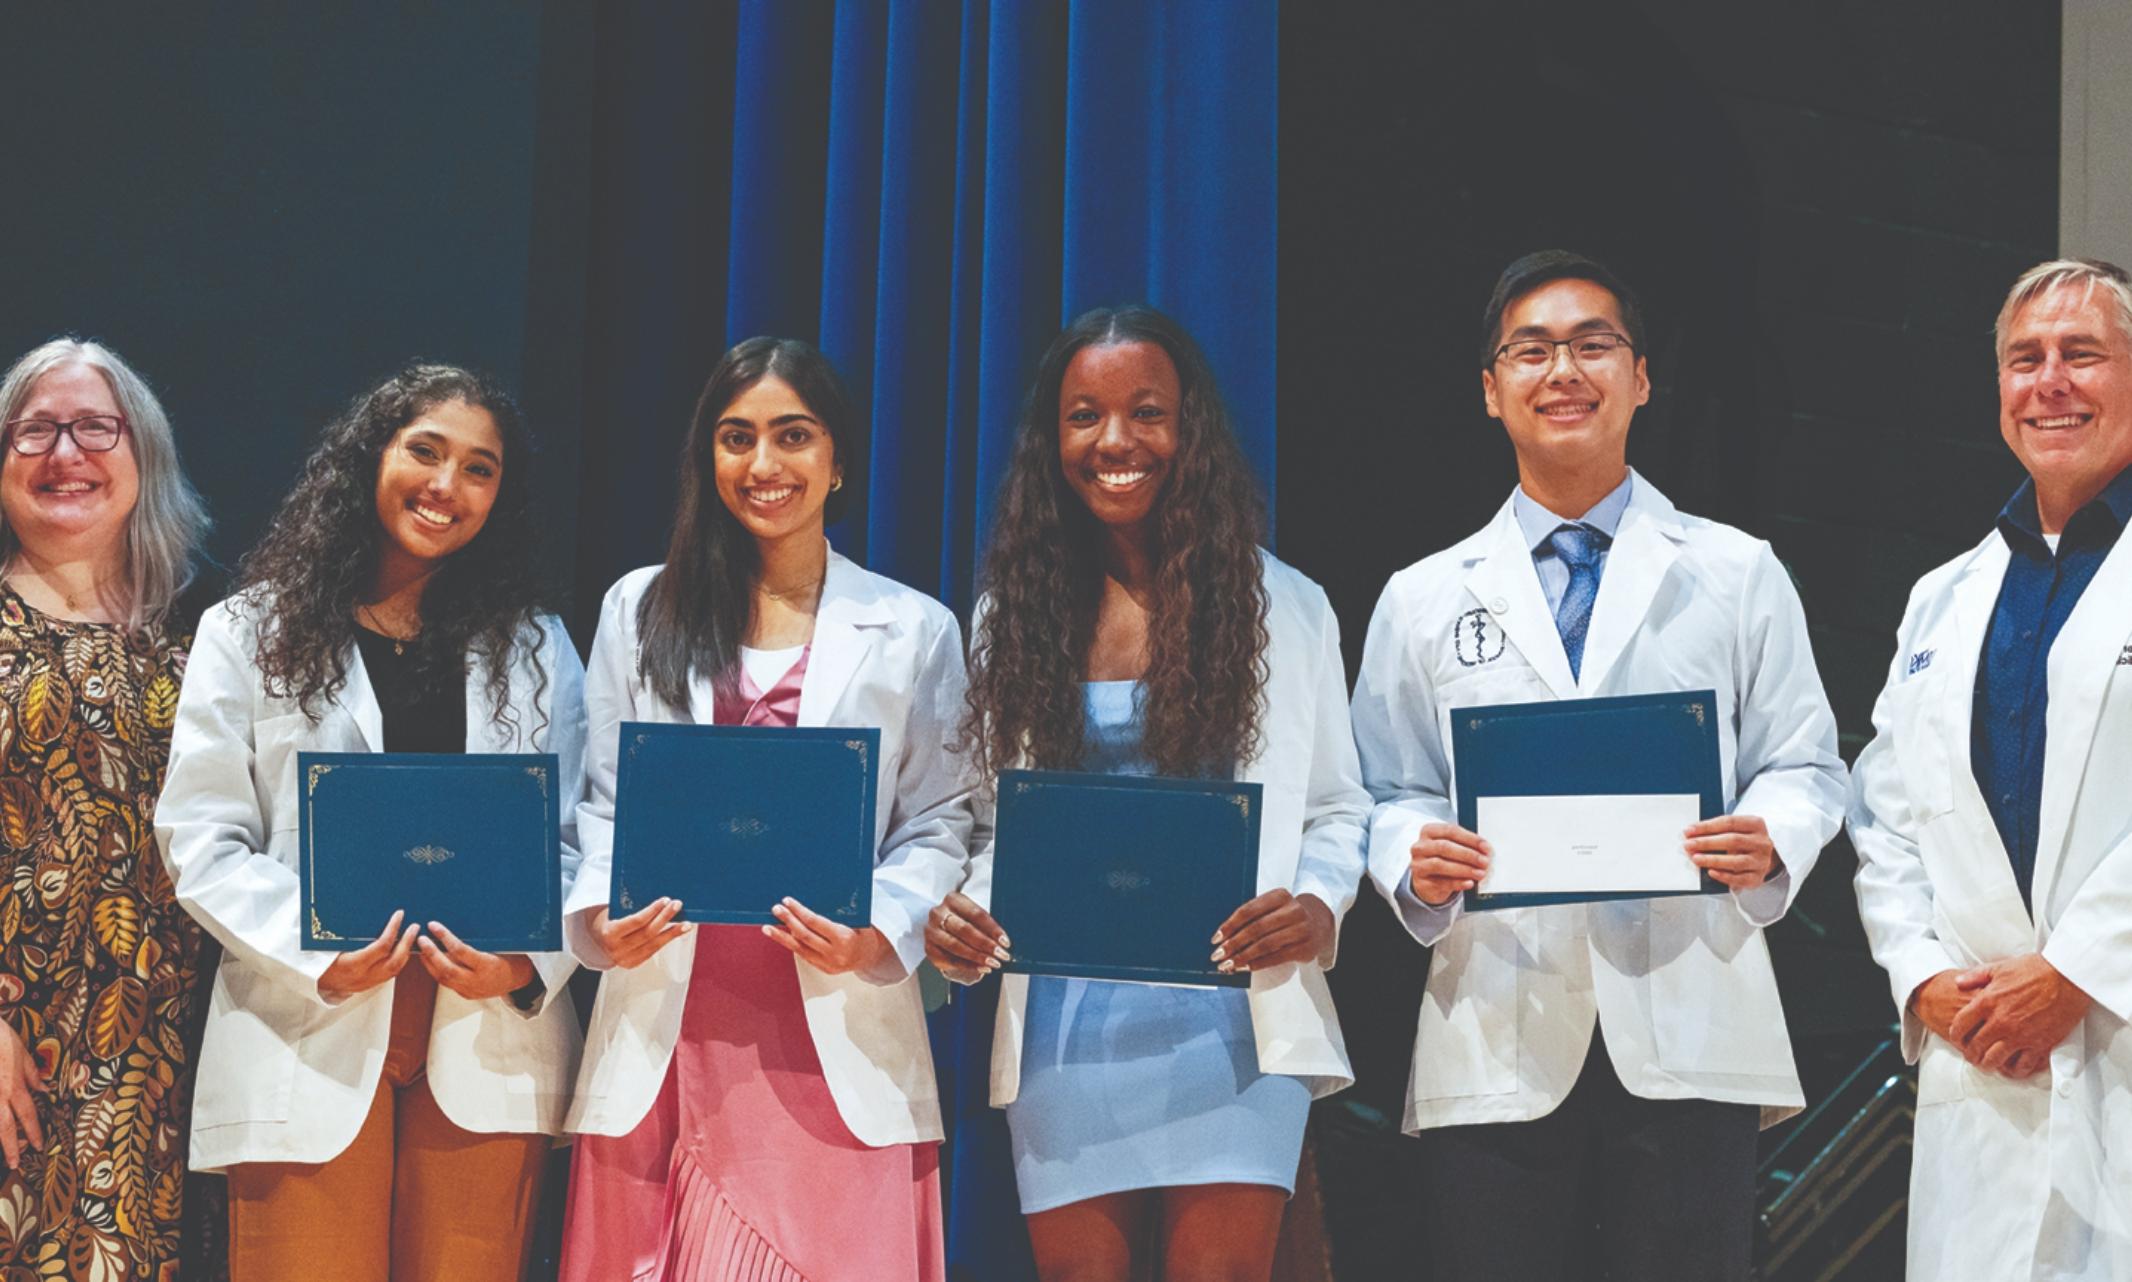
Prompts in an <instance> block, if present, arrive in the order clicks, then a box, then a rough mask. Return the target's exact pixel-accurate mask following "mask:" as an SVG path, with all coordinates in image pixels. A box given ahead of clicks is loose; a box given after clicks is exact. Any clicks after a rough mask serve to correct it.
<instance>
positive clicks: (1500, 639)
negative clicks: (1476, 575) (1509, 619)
mask: <svg viewBox="0 0 2132 1282" xmlns="http://www.w3.org/2000/svg"><path fill="white" fill-rule="evenodd" d="M1508 640H1509V637H1508V636H1507V635H1506V634H1505V633H1504V631H1503V625H1502V624H1501V623H1499V622H1497V621H1496V620H1495V619H1494V618H1492V617H1491V616H1490V615H1489V613H1488V612H1487V611H1486V610H1468V611H1466V612H1465V613H1464V614H1461V615H1459V616H1458V621H1457V622H1456V623H1453V624H1452V625H1451V650H1452V653H1454V654H1456V655H1457V656H1458V662H1459V665H1460V666H1461V667H1467V668H1477V667H1479V666H1480V665H1482V664H1484V663H1493V662H1495V661H1496V660H1497V659H1500V658H1502V657H1503V644H1504V643H1505V642H1506V641H1508Z"/></svg>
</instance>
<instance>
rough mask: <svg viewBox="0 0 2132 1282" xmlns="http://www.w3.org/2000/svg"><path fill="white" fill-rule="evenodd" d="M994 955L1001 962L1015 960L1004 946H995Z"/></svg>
mask: <svg viewBox="0 0 2132 1282" xmlns="http://www.w3.org/2000/svg"><path fill="white" fill-rule="evenodd" d="M992 955H993V956H994V957H996V958H998V959H999V960H1000V961H1013V960H1014V958H1013V957H1012V956H1011V955H1010V954H1009V953H1008V952H1007V950H1006V948H1005V947H1004V946H1002V945H994V946H993V948H992Z"/></svg>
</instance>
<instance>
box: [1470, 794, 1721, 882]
mask: <svg viewBox="0 0 2132 1282" xmlns="http://www.w3.org/2000/svg"><path fill="white" fill-rule="evenodd" d="M1699 809H1700V800H1699V798H1697V797H1696V795H1695V794H1694V793H1692V792H1689V793H1676V794H1662V795H1653V796H1597V797H1480V798H1477V799H1476V801H1475V810H1476V812H1477V813H1476V815H1475V820H1476V822H1477V823H1478V824H1479V825H1480V835H1481V836H1482V837H1483V838H1485V839H1486V840H1487V842H1488V845H1489V847H1490V848H1491V849H1492V850H1493V851H1494V857H1493V858H1492V859H1491V860H1490V861H1489V866H1488V875H1487V876H1485V877H1483V878H1481V882H1480V887H1479V889H1480V892H1481V893H1482V894H1485V895H1511V894H1585V893H1629V894H1634V893H1638V892H1652V893H1656V892H1660V891H1694V890H1700V889H1701V888H1702V870H1701V869H1699V868H1697V867H1696V866H1695V864H1694V863H1693V862H1692V861H1690V860H1689V858H1688V853H1687V851H1686V850H1684V849H1682V847H1683V846H1684V845H1685V844H1686V839H1685V838H1684V837H1683V836H1682V835H1681V834H1682V832H1683V831H1685V830H1686V829H1687V828H1688V827H1689V826H1691V825H1692V824H1694V823H1695V822H1696V820H1697V819H1698V818H1700V814H1699Z"/></svg>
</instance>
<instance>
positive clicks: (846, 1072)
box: [563, 552, 971, 1147]
mask: <svg viewBox="0 0 2132 1282" xmlns="http://www.w3.org/2000/svg"><path fill="white" fill-rule="evenodd" d="M658 573H659V567H657V566H651V567H648V568H645V569H641V570H636V571H633V572H631V573H630V574H628V575H626V576H624V577H623V579H622V580H621V581H620V582H619V583H616V584H615V585H614V587H613V588H611V589H609V590H608V593H607V599H606V600H605V602H603V603H602V605H601V607H600V625H599V632H598V633H597V635H596V636H595V637H594V639H593V643H592V663H591V666H590V672H589V674H588V676H587V679H586V688H585V707H586V712H587V720H588V722H589V724H590V727H591V735H592V738H591V750H590V752H589V753H588V758H587V765H586V771H585V781H586V797H585V800H584V802H583V804H581V805H580V806H579V808H578V824H579V832H580V834H581V840H582V843H583V846H584V851H585V862H584V865H583V867H582V868H581V869H580V870H579V872H578V878H577V884H576V885H575V886H574V887H573V888H572V890H571V893H570V897H569V899H568V900H567V901H566V902H565V904H564V906H563V911H564V922H565V933H566V934H567V936H568V939H569V942H570V947H571V948H572V950H573V951H575V952H576V953H577V955H578V956H579V958H580V959H582V960H583V961H584V962H585V964H586V965H588V966H592V967H595V968H598V969H603V970H606V972H607V973H606V975H605V976H603V977H602V979H601V982H600V995H599V999H598V1001H597V1002H595V1003H594V1005H593V1008H592V1027H591V1029H590V1030H589V1031H588V1032H587V1034H586V1040H585V1060H584V1066H583V1068H582V1069H581V1070H580V1072H579V1075H578V1085H577V1099H576V1101H575V1102H574V1103H573V1104H572V1106H571V1110H570V1121H569V1128H570V1129H571V1130H572V1131H585V1132H591V1133H593V1134H598V1135H623V1134H626V1133H628V1132H629V1131H630V1130H631V1129H632V1128H633V1127H635V1126H636V1124H637V1123H638V1122H639V1121H641V1120H642V1119H643V1117H644V1115H645V1114H646V1113H647V1112H648V1111H650V1109H651V1105H652V1101H653V1100H654V1099H656V1098H657V1096H658V1093H659V1087H660V1085H661V1084H662V1083H663V1082H664V1081H665V1080H666V1070H667V1065H668V1063H669V1062H670V1061H671V1060H672V1059H673V1054H674V1044H675V1043H676V1042H677V1041H678V1040H679V1039H680V1036H681V1012H682V1008H683V1007H684V1006H685V1005H686V1004H687V1001H688V986H689V976H690V973H691V971H692V969H693V968H694V966H695V962H696V941H697V939H699V938H700V937H701V936H700V933H695V932H692V933H690V934H688V935H685V936H683V937H682V938H680V939H677V940H675V941H674V942H673V943H670V944H668V945H667V946H666V947H664V948H662V949H660V950H659V951H658V953H656V954H654V955H653V956H652V957H651V958H650V959H649V960H647V961H645V962H644V963H643V964H641V965H639V966H636V967H635V968H633V969H618V968H613V961H612V959H611V958H609V957H608V956H607V955H606V953H605V952H604V951H603V950H602V949H601V948H600V946H599V944H598V943H597V941H595V940H594V939H593V937H592V934H591V932H590V930H589V929H588V928H587V920H586V919H587V915H588V914H590V912H591V911H592V910H594V909H596V908H602V907H605V906H606V905H607V902H608V894H609V885H610V880H611V875H612V870H613V858H614V797H615V772H616V765H617V762H616V755H617V752H618V745H619V731H618V729H617V727H618V726H619V724H620V723H621V722H623V721H675V722H688V723H694V724H698V725H709V724H710V723H711V720H712V711H711V709H712V690H711V683H710V681H709V679H708V678H702V677H699V678H697V680H696V681H695V683H694V685H693V687H692V689H691V693H690V699H689V706H688V707H686V708H675V707H671V706H669V705H667V704H666V703H664V702H662V701H661V700H660V699H659V698H658V697H657V696H656V695H654V694H652V693H651V691H650V690H649V689H648V688H647V687H646V686H645V685H644V683H643V681H642V679H641V677H640V675H639V673H638V670H637V663H636V656H637V645H638V641H637V606H638V603H639V602H641V601H642V600H643V598H644V592H645V590H646V589H647V588H649V587H650V586H651V583H652V580H653V579H654V578H656V577H657V575H658ZM964 685H965V679H964V675H963V665H962V632H961V629H960V628H958V627H957V626H956V623H955V616H954V615H953V614H951V613H949V612H948V610H947V608H946V607H944V606H942V605H941V604H940V603H939V602H937V601H935V600H933V599H932V598H930V597H928V596H926V595H925V594H924V593H922V592H918V591H915V590H913V589H911V588H907V587H905V586H903V585H902V584H900V583H897V582H894V581H893V580H890V579H885V578H882V577H881V576H880V575H878V574H872V573H869V572H867V571H866V570H863V569H861V568H860V567H858V566H856V565H854V564H852V563H851V562H850V561H848V560H846V559H844V558H843V557H841V556H838V555H837V554H836V553H835V552H831V553H830V554H829V564H828V569H827V573H826V575H825V577H824V579H823V582H822V599H821V604H820V606H819V607H818V609H817V611H816V614H815V621H814V640H813V642H812V649H811V650H810V651H809V652H808V657H807V671H806V674H805V676H804V677H803V678H802V680H801V684H800V706H799V724H800V725H802V726H824V725H837V726H872V727H876V728H878V729H879V730H880V732H881V759H880V786H879V788H878V789H877V802H876V810H875V819H874V833H875V840H876V853H875V865H874V884H873V925H874V926H875V927H876V928H877V929H879V930H880V931H881V933H882V934H884V935H886V936H887V937H888V940H889V942H890V943H891V944H892V945H894V947H895V951H896V957H895V961H894V963H892V965H891V969H892V970H893V972H894V973H893V974H892V975H888V974H883V975H859V974H847V975H827V974H824V973H822V972H821V971H819V970H816V969H815V968H814V967H813V966H811V965H809V964H807V963H806V962H804V961H801V960H800V959H799V958H797V957H795V958H793V965H794V966H795V967H796V968H797V969H798V972H799V985H800V994H801V997H802V1000H803V1002H804V1005H805V1008H806V1017H807V1028H808V1031H809V1032H810V1033H811V1034H812V1035H813V1038H814V1048H815V1051H816V1053H817V1054H819V1055H820V1057H821V1061H822V1075H823V1077H824V1078H825V1079H826V1080H827V1082H828V1085H829V1093H830V1096H831V1097H832V1098H833V1099H834V1100H835V1101H836V1106H837V1113H838V1115H839V1116H841V1117H842V1118H843V1119H844V1124H845V1125H846V1126H847V1127H849V1128H850V1129H851V1133H852V1135H854V1136H855V1137H857V1138H858V1140H859V1141H860V1142H861V1143H864V1144H869V1145H873V1146H875V1147H880V1146H883V1145H888V1144H912V1143H919V1142H923V1141H931V1140H938V1139H940V1138H941V1126H940V1100H939V1092H938V1087H937V1086H936V1085H935V1083H934V1078H933V1056H932V1050H931V1048H930V1046H929V1045H928V1044H927V1041H926V1031H925V1007H924V1002H923V1000H922V999H921V997H920V995H919V992H918V981H917V980H916V978H915V977H914V976H913V975H912V973H911V971H912V968H913V967H915V966H916V965H917V963H918V962H919V961H920V960H921V959H922V958H923V957H924V956H925V938H924V930H925V916H926V913H927V912H929V911H930V910H931V909H932V907H933V905H934V904H937V903H939V902H940V900H941V899H943V898H945V897H946V895H947V893H948V892H949V891H950V890H952V889H954V888H955V886H956V884H957V883H959V882H960V881H961V880H962V877H963V871H964V869H965V867H966V865H967V850H968V841H969V829H970V786H971V778H970V773H969V770H968V769H967V766H966V761H965V758H963V757H962V756H960V755H958V754H955V753H952V752H950V751H949V750H948V745H949V744H950V743H951V742H952V740H953V737H954V734H955V727H956V725H957V724H958V719H959V718H960V716H961V715H962V698H963V688H964ZM766 907H767V905H766Z"/></svg>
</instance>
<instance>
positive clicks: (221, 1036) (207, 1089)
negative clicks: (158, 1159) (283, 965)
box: [193, 959, 312, 1125]
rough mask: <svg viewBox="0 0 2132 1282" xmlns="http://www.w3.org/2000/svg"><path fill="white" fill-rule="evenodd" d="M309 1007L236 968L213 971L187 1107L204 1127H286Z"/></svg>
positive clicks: (234, 965)
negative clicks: (249, 1124) (207, 1028)
mask: <svg viewBox="0 0 2132 1282" xmlns="http://www.w3.org/2000/svg"><path fill="white" fill-rule="evenodd" d="M311 1018H312V1003H310V1002H308V1001H306V1000H305V999H304V998H303V996H302V995H300V994H297V993H293V992H289V991H287V990H285V989H283V988H282V987H280V986H279V985H277V984H276V983H275V982H274V981H273V980H271V979H269V978H267V977H266V976H265V975H262V974H260V973H259V972H258V971H255V970H252V969H251V968H249V967H247V966H244V965H243V964H241V963H238V962H234V961H230V960H227V959H225V960H224V961H223V963H222V964H221V965H220V966H218V967H216V968H215V985H214V991H213V994H212V997H211V1000H210V1006H209V1014H208V1019H209V1023H210V1025H211V1027H210V1031H209V1035H208V1037H207V1038H206V1040H205V1042H204V1044H203V1045H202V1047H201V1052H200V1071H199V1073H198V1075H197V1076H196V1077H195V1078H194V1087H193V1109H194V1111H195V1112H197V1113H198V1114H199V1115H200V1116H201V1117H202V1118H203V1119H208V1122H209V1124H210V1125H222V1124H228V1123H232V1122H246V1121H248V1122H285V1121H287V1120H288V1118H289V1099H290V1096H291V1094H292V1093H293V1091H294V1088H295V1082H296V1052H295V1049H294V1047H295V1046H296V1045H297V1044H298V1043H299V1042H300V1041H301V1040H302V1037H303V1034H304V1032H305V1030H306V1028H307V1027H308V1026H309V1024H310V1022H311Z"/></svg>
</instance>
